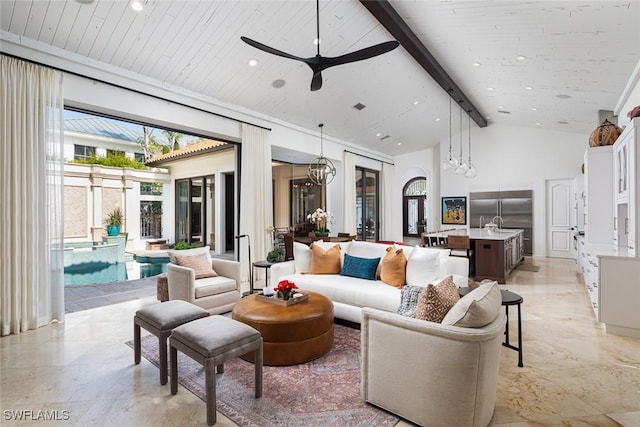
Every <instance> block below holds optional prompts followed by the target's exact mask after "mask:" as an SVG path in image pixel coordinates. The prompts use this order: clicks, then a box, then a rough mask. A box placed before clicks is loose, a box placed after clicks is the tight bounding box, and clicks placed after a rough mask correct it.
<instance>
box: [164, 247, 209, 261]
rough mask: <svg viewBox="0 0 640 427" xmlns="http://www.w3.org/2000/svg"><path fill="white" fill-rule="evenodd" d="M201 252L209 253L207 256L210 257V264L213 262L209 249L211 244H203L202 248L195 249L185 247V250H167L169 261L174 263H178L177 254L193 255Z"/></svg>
mask: <svg viewBox="0 0 640 427" xmlns="http://www.w3.org/2000/svg"><path fill="white" fill-rule="evenodd" d="M200 254H207V257H209V264H211V250H210V249H209V246H203V247H201V248H193V249H184V250H178V251H177V250H175V249H170V250H168V251H167V255H169V261H170V262H172V263H173V264H178V263H177V262H176V256H178V255H179V256H185V255H186V256H192V255H200Z"/></svg>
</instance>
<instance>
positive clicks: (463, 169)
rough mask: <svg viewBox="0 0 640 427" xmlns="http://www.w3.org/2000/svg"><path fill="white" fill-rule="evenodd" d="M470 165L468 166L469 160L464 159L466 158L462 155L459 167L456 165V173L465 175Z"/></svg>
mask: <svg viewBox="0 0 640 427" xmlns="http://www.w3.org/2000/svg"><path fill="white" fill-rule="evenodd" d="M468 168H469V167H468V166H467V162H465V161H464V159H463V158H462V157H461V158H460V161H459V162H458V167H456V170H455V172H456V174H458V175H464V174H465V173H466V172H467V169H468Z"/></svg>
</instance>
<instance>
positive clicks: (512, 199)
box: [469, 190, 533, 255]
mask: <svg viewBox="0 0 640 427" xmlns="http://www.w3.org/2000/svg"><path fill="white" fill-rule="evenodd" d="M495 216H500V217H501V218H502V222H500V221H498V225H499V226H500V228H522V229H524V233H523V237H524V253H525V255H533V191H532V190H519V191H485V192H477V193H471V194H469V224H470V226H471V228H479V227H480V226H481V224H480V219H481V217H482V226H483V227H484V225H485V224H486V223H487V222H490V221H491V220H492V219H493V218H494V217H495Z"/></svg>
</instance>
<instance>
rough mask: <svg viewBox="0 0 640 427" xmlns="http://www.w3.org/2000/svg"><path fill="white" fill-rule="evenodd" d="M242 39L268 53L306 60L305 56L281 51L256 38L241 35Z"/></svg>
mask: <svg viewBox="0 0 640 427" xmlns="http://www.w3.org/2000/svg"><path fill="white" fill-rule="evenodd" d="M240 39H241V40H242V41H243V42H245V43H246V44H248V45H249V46H253V47H255V48H256V49H260V50H262V51H264V52H267V53H270V54H272V55H277V56H282V57H283V58H288V59H294V60H296V61H303V62H305V58H300V57H298V56H295V55H291V54H288V53H286V52H283V51H281V50H278V49H274V48H272V47H270V46H267V45H266V44H262V43H260V42H257V41H255V40H251V39H250V38H248V37H244V36H241V37H240Z"/></svg>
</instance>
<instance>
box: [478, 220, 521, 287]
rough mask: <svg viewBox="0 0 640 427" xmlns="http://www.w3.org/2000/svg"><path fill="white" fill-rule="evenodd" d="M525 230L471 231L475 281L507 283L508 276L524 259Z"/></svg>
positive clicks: (479, 229)
mask: <svg viewBox="0 0 640 427" xmlns="http://www.w3.org/2000/svg"><path fill="white" fill-rule="evenodd" d="M523 232H524V230H523V229H499V230H498V231H494V232H489V231H488V230H486V229H484V228H471V229H469V232H468V233H469V240H470V241H471V247H472V248H473V249H474V258H475V280H483V279H491V280H495V281H497V282H498V283H506V281H507V276H508V275H509V273H511V271H512V270H513V269H514V268H516V266H517V265H518V264H519V263H520V261H522V260H523V259H524V241H523Z"/></svg>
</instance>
